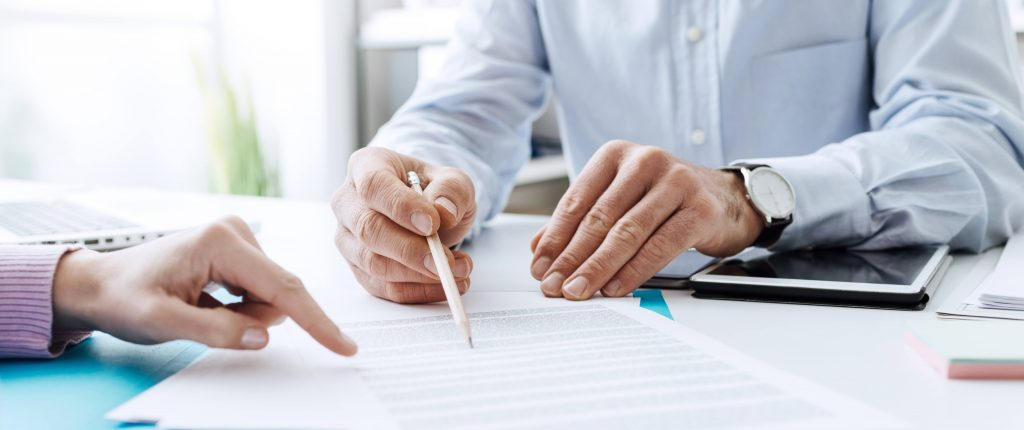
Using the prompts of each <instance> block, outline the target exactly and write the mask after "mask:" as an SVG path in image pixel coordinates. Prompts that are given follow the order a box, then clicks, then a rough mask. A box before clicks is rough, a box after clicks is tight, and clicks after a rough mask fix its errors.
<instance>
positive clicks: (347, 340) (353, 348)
mask: <svg viewBox="0 0 1024 430" xmlns="http://www.w3.org/2000/svg"><path fill="white" fill-rule="evenodd" d="M338 337H340V338H341V343H344V344H345V346H347V347H348V348H349V350H348V351H342V355H349V356H352V355H355V354H356V352H358V351H359V345H356V341H354V340H352V338H351V337H348V335H347V334H345V332H343V331H341V328H338Z"/></svg>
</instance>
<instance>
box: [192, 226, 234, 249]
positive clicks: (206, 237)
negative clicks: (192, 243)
mask: <svg viewBox="0 0 1024 430" xmlns="http://www.w3.org/2000/svg"><path fill="white" fill-rule="evenodd" d="M233 235H234V232H233V230H232V229H231V227H230V226H229V225H228V224H227V222H226V221H218V222H215V223H213V224H209V225H207V226H206V227H203V228H202V230H200V232H199V243H201V244H204V245H210V244H220V243H224V242H225V241H227V240H229V239H230V238H231V237H232V236H233Z"/></svg>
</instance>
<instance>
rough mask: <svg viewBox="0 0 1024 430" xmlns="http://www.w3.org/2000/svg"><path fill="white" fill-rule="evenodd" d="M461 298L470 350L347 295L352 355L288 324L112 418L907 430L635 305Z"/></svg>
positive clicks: (219, 423)
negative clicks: (265, 341) (260, 345)
mask: <svg viewBox="0 0 1024 430" xmlns="http://www.w3.org/2000/svg"><path fill="white" fill-rule="evenodd" d="M465 299H466V300H465V304H466V306H467V309H468V310H469V311H470V315H469V316H470V319H471V321H472V326H473V341H474V345H475V348H474V349H469V348H468V347H467V346H466V344H465V342H464V340H462V339H460V337H459V336H458V333H457V332H456V330H455V326H454V324H453V322H452V319H451V316H450V315H449V314H447V312H446V309H445V308H444V307H442V306H443V304H442V305H441V306H427V307H402V306H399V305H394V304H391V303H386V302H382V301H380V300H376V299H371V298H361V297H360V298H349V299H346V300H347V301H348V303H347V304H346V305H344V306H336V307H335V308H333V309H331V310H330V311H329V312H331V313H332V315H333V316H334V317H335V318H336V320H338V321H346V320H347V321H348V322H347V323H344V324H342V326H343V327H344V329H345V332H346V333H347V334H348V335H349V336H351V337H353V338H354V339H356V341H357V342H358V343H359V346H360V351H359V354H358V355H357V356H356V357H354V358H350V359H345V358H340V357H333V356H331V355H330V354H329V353H326V352H324V351H323V348H321V347H319V346H318V345H316V344H313V343H312V342H308V341H305V340H304V336H303V334H302V333H301V332H299V331H297V330H296V329H295V328H294V327H291V328H286V330H279V331H274V332H272V339H275V341H276V338H277V337H285V338H286V339H285V340H286V341H287V342H276V344H272V345H271V347H268V349H267V350H265V351H259V352H236V351H215V352H212V353H210V354H209V356H208V357H206V358H205V359H202V360H201V361H200V362H199V363H197V364H194V365H193V366H191V367H189V368H187V369H185V370H184V371H182V372H180V373H179V374H178V375H175V376H173V377H171V378H169V379H168V380H166V381H165V382H163V383H161V384H159V385H157V386H156V387H154V388H153V389H151V390H149V391H147V392H145V393H143V394H142V395H140V396H139V397H137V398H135V399H133V400H131V401H129V402H128V403H126V404H124V405H122V406H121V407H119V408H118V409H116V410H114V411H112V412H111V413H110V414H109V417H110V418H112V419H118V420H129V421H156V422H158V424H159V425H161V426H168V427H177V428H202V427H207V428H208V427H218V428H231V427H263V428H271V427H306V428H343V427H345V428H370V427H372V428H406V429H421V428H422V429H433V428H558V429H573V428H579V429H602V428H672V429H703V428H716V429H719V428H766V429H767V428H779V429H783V428H785V429H803V428H806V429H820V428H858V429H860V428H895V427H898V426H899V423H897V422H894V421H892V420H891V419H889V418H887V417H886V416H884V415H882V414H881V413H879V412H877V411H874V410H872V409H870V408H868V407H866V406H864V405H861V404H859V403H857V402H855V401H852V400H850V399H847V398H845V397H843V396H840V395H838V394H836V393H832V392H830V391H828V390H826V389H824V388H822V387H819V386H816V385H814V384H811V383H809V382H806V381H803V380H800V379H798V378H796V377H793V376H790V375H787V374H784V373H782V372H780V371H778V370H775V369H772V368H770V367H768V366H766V365H763V364H761V363H759V362H757V361H755V360H752V359H750V358H747V357H745V356H743V355H742V354H740V353H738V352H736V351H734V350H731V349H730V348H728V347H725V346H723V345H721V344H718V343H717V342H714V341H712V340H710V339H708V338H705V337H704V336H702V335H700V334H698V333H695V332H693V331H690V330H688V329H686V328H684V327H682V326H680V325H679V324H677V323H675V322H673V321H671V320H668V319H665V318H663V317H661V316H660V315H657V314H655V313H652V312H650V311H647V310H644V309H639V308H637V307H636V303H635V301H632V300H625V301H616V300H614V299H602V300H595V301H590V302H583V303H574V302H567V301H563V300H554V299H545V298H543V297H541V296H540V295H539V294H536V293H482V294H475V295H474V294H469V295H467V296H466V298H465ZM346 317H348V318H346ZM352 317H356V318H355V319H353V318H352Z"/></svg>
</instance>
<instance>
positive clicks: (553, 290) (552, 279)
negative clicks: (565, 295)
mask: <svg viewBox="0 0 1024 430" xmlns="http://www.w3.org/2000/svg"><path fill="white" fill-rule="evenodd" d="M563 282H565V276H562V274H561V273H558V272H555V273H552V274H550V275H548V277H547V278H544V282H541V283H540V290H541V291H543V292H544V295H546V296H551V297H558V296H561V295H562V283H563Z"/></svg>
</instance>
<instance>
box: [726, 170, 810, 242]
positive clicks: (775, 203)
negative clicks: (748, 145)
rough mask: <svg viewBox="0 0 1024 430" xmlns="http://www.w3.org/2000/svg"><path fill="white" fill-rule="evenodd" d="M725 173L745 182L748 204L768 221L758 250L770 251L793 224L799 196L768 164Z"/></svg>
mask: <svg viewBox="0 0 1024 430" xmlns="http://www.w3.org/2000/svg"><path fill="white" fill-rule="evenodd" d="M722 170H725V171H729V172H733V173H735V174H736V175H738V176H739V177H740V178H742V179H743V186H744V187H746V189H747V201H749V202H750V204H751V206H753V207H754V210H755V211H757V213H758V214H759V215H761V216H762V217H763V218H764V230H762V231H761V235H760V236H758V237H757V240H755V241H754V246H759V247H764V248H767V247H769V246H772V245H774V244H775V242H778V241H779V238H780V237H782V231H783V230H785V229H786V227H787V226H789V225H790V224H792V223H793V211H794V210H795V209H796V193H795V192H794V191H793V185H792V184H790V183H789V181H788V180H786V177H785V176H782V173H779V171H778V170H775V169H773V168H771V167H769V166H767V165H764V164H748V163H736V164H733V165H731V166H729V167H725V168H723V169H722Z"/></svg>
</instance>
